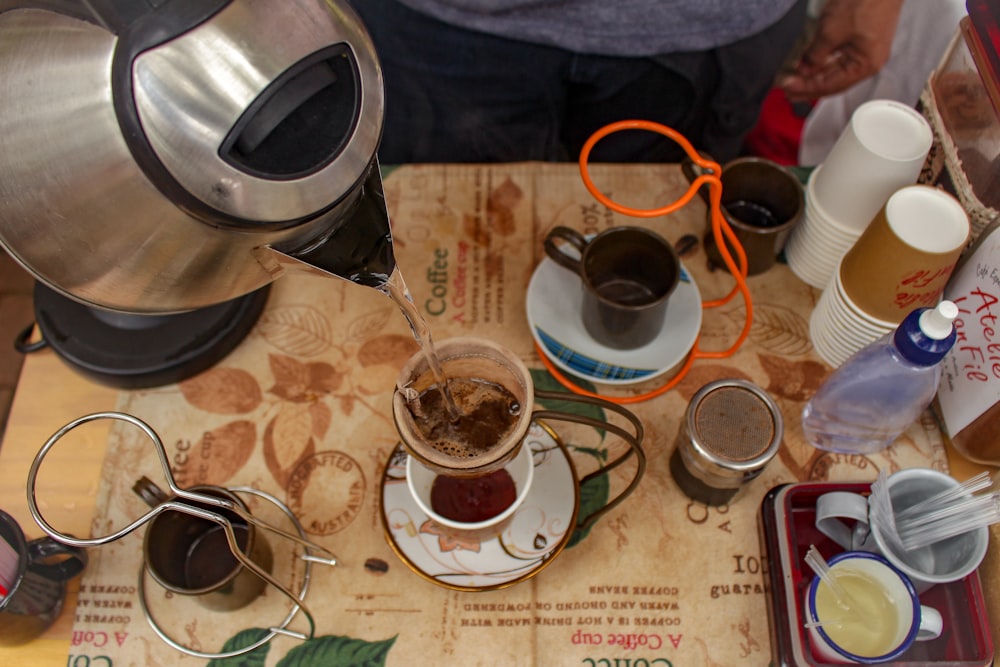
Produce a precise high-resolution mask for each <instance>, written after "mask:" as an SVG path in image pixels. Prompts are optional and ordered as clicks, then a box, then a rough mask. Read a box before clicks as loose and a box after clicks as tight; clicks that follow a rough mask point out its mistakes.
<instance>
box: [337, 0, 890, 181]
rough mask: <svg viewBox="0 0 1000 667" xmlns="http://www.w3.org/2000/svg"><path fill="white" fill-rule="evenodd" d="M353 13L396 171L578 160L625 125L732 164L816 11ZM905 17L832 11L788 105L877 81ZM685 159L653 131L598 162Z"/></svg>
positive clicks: (624, 140)
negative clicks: (649, 127) (374, 69)
mask: <svg viewBox="0 0 1000 667" xmlns="http://www.w3.org/2000/svg"><path fill="white" fill-rule="evenodd" d="M351 2H352V4H353V6H354V7H355V9H356V10H357V11H358V13H359V14H360V16H361V18H362V20H363V21H364V23H365V25H366V26H367V27H368V29H369V31H370V32H371V35H372V39H373V40H374V43H375V48H376V52H377V53H378V56H379V59H380V62H381V64H382V68H383V74H384V78H385V88H386V118H385V127H384V130H383V137H382V143H381V145H380V147H379V157H380V159H381V161H382V162H383V163H385V164H402V163H407V162H508V161H520V160H546V161H558V160H576V159H577V157H578V156H579V153H580V149H581V147H582V146H583V144H584V142H585V141H586V140H587V139H588V138H589V137H590V136H591V135H592V134H593V133H594V132H595V131H596V130H598V129H599V128H601V127H603V126H604V125H607V124H608V123H611V122H614V121H619V120H625V119H644V120H652V121H655V122H658V123H662V124H664V125H667V126H669V127H672V128H674V129H675V130H677V131H679V132H680V133H682V134H683V135H684V136H686V137H687V138H688V139H689V140H690V141H691V142H692V143H693V144H694V146H695V147H696V148H698V149H699V150H703V151H705V152H707V153H709V154H710V155H712V156H713V157H714V158H715V159H717V160H720V161H726V160H729V159H731V158H732V157H735V156H736V155H737V154H738V153H739V152H740V149H741V146H742V140H743V136H744V135H745V134H746V132H747V131H748V130H749V129H750V128H751V127H753V125H754V123H755V122H756V119H757V116H758V114H759V111H760V105H761V103H762V102H763V99H764V97H765V95H766V94H767V92H768V90H770V89H771V88H772V87H773V86H774V85H775V82H776V77H777V75H778V72H779V70H780V69H781V66H782V64H783V63H785V62H787V61H788V57H789V53H790V51H791V50H792V48H793V46H794V45H795V44H796V42H797V40H799V38H800V37H801V36H802V34H803V27H804V25H805V16H806V5H807V0H612V1H610V2H609V1H608V0H351ZM901 2H902V0H826V5H825V7H824V10H823V13H822V14H821V17H820V21H819V28H818V30H817V31H816V33H815V34H816V36H815V38H814V39H813V41H812V42H811V43H810V44H809V45H808V46H807V48H806V49H805V51H804V55H803V57H802V59H801V60H800V62H799V64H798V67H797V68H796V70H795V71H794V72H793V73H792V74H791V75H790V76H788V77H786V79H785V80H784V81H783V82H782V83H783V84H784V85H785V87H786V90H787V91H788V93H789V95H790V96H792V97H794V98H796V99H805V98H809V97H815V96H818V95H823V94H828V93H829V92H835V89H843V88H846V87H848V86H849V85H851V84H852V83H854V82H856V81H857V80H860V79H861V78H864V77H865V76H868V75H870V74H872V73H874V72H875V71H877V69H878V67H879V66H880V65H881V64H882V63H883V62H884V61H885V59H886V58H888V53H889V48H890V45H891V41H892V34H893V29H894V25H895V18H896V16H898V11H899V4H900V3H901ZM883 42H884V44H883ZM883 47H884V49H883ZM883 51H884V52H883ZM680 157H681V151H680V147H679V146H677V144H675V143H674V142H672V141H670V140H668V139H664V138H663V137H660V136H658V135H656V134H653V133H649V132H642V131H627V132H622V133H618V134H615V135H612V136H609V137H607V138H605V139H603V140H602V141H600V142H599V143H598V144H597V146H596V147H595V148H594V150H593V152H592V154H591V159H592V160H594V161H605V162H662V161H677V160H678V159H680Z"/></svg>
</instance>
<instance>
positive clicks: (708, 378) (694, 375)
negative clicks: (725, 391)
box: [677, 361, 752, 402]
mask: <svg viewBox="0 0 1000 667" xmlns="http://www.w3.org/2000/svg"><path fill="white" fill-rule="evenodd" d="M734 379H735V380H746V381H748V382H750V381H752V380H750V376H748V375H747V374H746V373H744V372H743V371H741V370H740V369H738V368H736V367H734V366H724V365H722V364H713V363H710V362H705V361H695V362H694V365H693V366H692V367H691V370H690V371H688V374H687V376H686V377H685V378H684V379H683V380H681V381H680V382H679V383H677V393H679V394H680V395H681V396H683V397H684V400H686V401H689V402H690V400H691V399H692V398H693V397H694V395H695V394H697V393H698V390H699V389H701V388H702V387H704V386H705V385H707V384H708V383H709V382H715V381H716V380H734Z"/></svg>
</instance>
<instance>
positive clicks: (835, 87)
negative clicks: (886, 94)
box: [778, 0, 903, 102]
mask: <svg viewBox="0 0 1000 667" xmlns="http://www.w3.org/2000/svg"><path fill="white" fill-rule="evenodd" d="M902 5H903V0H826V2H825V4H824V6H823V10H822V12H821V13H820V17H819V23H818V25H817V28H816V34H815V35H814V36H813V38H812V40H811V41H810V42H809V44H808V45H807V46H806V49H805V52H804V53H803V54H802V58H801V59H800V60H799V63H798V65H796V67H795V71H794V72H793V73H792V74H790V75H788V76H786V77H784V78H783V79H782V80H780V81H779V82H778V85H779V86H780V87H781V88H782V89H783V90H784V91H785V94H786V95H787V96H788V99H789V100H791V101H792V102H800V101H804V100H812V99H816V98H819V97H824V96H826V95H832V94H835V93H839V92H841V91H843V90H846V89H848V88H850V87H851V86H853V85H854V84H855V83H857V82H859V81H861V80H862V79H865V78H867V77H869V76H871V75H873V74H875V73H876V72H878V71H879V69H881V68H882V66H883V65H885V63H886V61H887V60H888V59H889V54H890V52H891V51H892V39H893V36H894V35H895V33H896V24H897V22H898V20H899V12H900V9H901V8H902Z"/></svg>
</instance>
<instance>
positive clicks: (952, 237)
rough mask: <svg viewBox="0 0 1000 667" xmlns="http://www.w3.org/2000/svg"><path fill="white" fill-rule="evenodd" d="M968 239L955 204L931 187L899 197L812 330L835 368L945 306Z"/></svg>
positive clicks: (859, 246) (861, 244)
mask: <svg viewBox="0 0 1000 667" xmlns="http://www.w3.org/2000/svg"><path fill="white" fill-rule="evenodd" d="M968 238H969V218H968V216H967V215H966V214H965V210H964V209H963V208H962V205H961V204H959V203H958V201H957V200H956V199H955V198H954V197H952V196H951V195H949V194H948V193H946V192H944V191H943V190H938V189H937V188H933V187H930V186H926V185H911V186H908V187H905V188H902V189H900V190H899V191H897V192H896V193H894V194H893V195H892V196H891V197H890V198H889V201H888V202H886V204H885V206H884V207H883V208H882V209H881V210H880V211H879V213H878V215H876V216H875V219H874V220H873V221H872V223H871V225H869V227H868V228H867V229H866V230H865V231H864V233H862V234H861V236H860V237H859V238H858V240H857V242H856V243H855V244H854V245H853V246H852V247H851V249H850V250H849V251H848V252H847V254H845V255H844V257H843V259H842V260H841V261H840V262H839V264H838V267H837V269H836V270H835V271H834V275H833V279H832V280H831V282H830V285H829V286H828V287H827V288H826V289H825V290H824V291H823V294H822V296H821V297H820V300H819V303H818V304H817V305H816V309H815V310H814V311H813V314H812V317H811V318H810V322H809V333H810V336H811V338H812V342H813V347H815V348H816V351H817V352H818V353H819V355H820V356H821V357H822V358H823V359H824V360H825V361H826V362H827V363H829V364H830V365H832V366H835V367H836V366H839V365H840V364H842V363H843V362H844V361H846V360H847V359H848V358H849V357H850V356H851V355H852V354H854V353H855V352H856V351H858V350H860V349H861V348H863V347H865V346H866V345H868V344H869V343H871V342H873V341H875V340H877V339H878V338H881V337H882V336H884V335H885V334H887V333H889V332H891V331H893V330H894V329H895V328H896V327H897V326H898V325H899V323H900V322H902V321H903V319H904V318H905V317H906V316H907V315H908V314H909V313H910V312H911V311H912V310H914V309H916V308H921V307H932V306H934V305H935V304H937V302H938V301H939V300H940V298H941V294H942V292H943V291H944V288H945V285H946V284H947V282H948V279H949V278H950V277H951V274H952V271H953V270H954V268H955V263H956V262H957V261H958V258H959V256H960V255H961V252H962V249H963V248H964V247H965V244H966V242H967V241H968Z"/></svg>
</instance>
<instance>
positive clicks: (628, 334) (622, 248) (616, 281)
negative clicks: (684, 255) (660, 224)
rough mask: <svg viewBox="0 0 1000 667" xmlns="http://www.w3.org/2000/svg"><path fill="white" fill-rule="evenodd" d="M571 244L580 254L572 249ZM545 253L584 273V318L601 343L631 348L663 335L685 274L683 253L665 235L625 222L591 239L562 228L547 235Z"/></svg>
mask: <svg viewBox="0 0 1000 667" xmlns="http://www.w3.org/2000/svg"><path fill="white" fill-rule="evenodd" d="M567 246H568V247H569V248H572V249H573V251H574V252H573V253H570V252H567ZM545 252H546V254H547V255H548V256H549V257H550V258H552V260H553V261H555V262H556V263H557V264H559V265H560V266H562V267H564V268H566V269H569V270H570V271H572V272H573V273H575V274H577V275H578V276H579V277H580V281H581V283H582V285H583V305H582V309H581V318H582V319H583V326H584V328H585V329H586V330H587V333H589V334H590V335H591V337H592V338H593V339H594V340H595V341H597V342H598V343H600V344H601V345H605V346H607V347H611V348H614V349H618V350H629V349H635V348H638V347H642V346H643V345H646V344H647V343H649V342H651V341H652V340H653V339H655V338H656V337H657V336H658V335H659V333H660V330H661V329H662V328H663V321H664V318H665V317H666V310H667V301H668V300H669V299H670V295H671V294H672V293H673V291H674V289H675V288H676V287H677V283H678V282H680V274H681V263H680V259H678V257H677V252H676V251H675V250H674V248H673V246H672V245H670V244H669V243H667V241H666V240H665V239H664V238H663V237H662V236H660V235H659V234H657V233H656V232H654V231H652V230H649V229H646V228H644V227H629V226H622V227H611V228H610V229H606V230H604V231H602V232H600V233H599V234H597V235H596V236H594V237H593V238H590V239H588V238H586V237H585V236H584V235H583V234H581V233H580V232H578V231H576V230H575V229H571V228H569V227H562V226H559V227H554V228H553V229H552V231H550V232H549V234H548V236H546V237H545Z"/></svg>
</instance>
